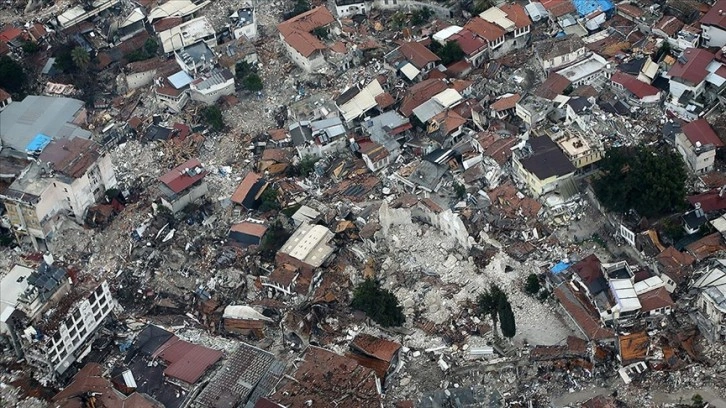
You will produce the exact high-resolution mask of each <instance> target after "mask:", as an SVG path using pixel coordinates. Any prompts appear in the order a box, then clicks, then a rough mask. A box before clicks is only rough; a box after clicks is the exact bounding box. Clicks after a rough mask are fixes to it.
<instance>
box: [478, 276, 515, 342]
mask: <svg viewBox="0 0 726 408" xmlns="http://www.w3.org/2000/svg"><path fill="white" fill-rule="evenodd" d="M477 304H478V306H479V313H480V314H482V315H489V317H490V318H491V319H492V323H494V326H492V327H493V329H494V330H495V333H496V329H495V328H496V326H497V321H498V322H499V327H500V329H501V330H502V334H503V335H504V337H507V338H512V337H514V334H515V333H516V331H517V329H516V324H515V321H514V312H512V305H511V304H510V303H509V299H507V294H506V293H504V291H502V289H500V288H499V286H497V285H494V284H492V285H491V286H490V287H489V290H487V291H485V292H484V293H482V294H480V295H479V297H478V298H477Z"/></svg>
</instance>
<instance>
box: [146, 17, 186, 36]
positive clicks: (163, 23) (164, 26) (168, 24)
mask: <svg viewBox="0 0 726 408" xmlns="http://www.w3.org/2000/svg"><path fill="white" fill-rule="evenodd" d="M183 22H184V20H183V19H182V18H181V17H167V18H162V19H161V20H159V21H156V22H154V24H153V26H154V32H157V33H160V32H162V31H166V30H168V29H170V28H174V27H176V26H178V25H180V24H181V23H183Z"/></svg>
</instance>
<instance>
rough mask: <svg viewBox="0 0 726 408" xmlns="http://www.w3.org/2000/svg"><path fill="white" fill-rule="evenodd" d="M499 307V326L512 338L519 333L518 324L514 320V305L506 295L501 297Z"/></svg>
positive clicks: (504, 333) (505, 334)
mask: <svg viewBox="0 0 726 408" xmlns="http://www.w3.org/2000/svg"><path fill="white" fill-rule="evenodd" d="M497 309H498V310H497V312H498V314H499V327H500V328H501V329H502V334H503V335H504V337H506V338H508V339H511V338H512V337H514V335H515V334H516V333H517V325H516V323H515V322H514V312H512V305H511V304H510V303H509V300H507V297H506V296H502V297H500V298H499V304H498V305H497Z"/></svg>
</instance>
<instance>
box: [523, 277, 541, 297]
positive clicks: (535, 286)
mask: <svg viewBox="0 0 726 408" xmlns="http://www.w3.org/2000/svg"><path fill="white" fill-rule="evenodd" d="M539 290H540V284H539V278H538V277H537V274H535V273H531V274H529V276H527V282H526V283H525V284H524V291H525V292H527V293H529V294H530V295H536V294H537V293H539Z"/></svg>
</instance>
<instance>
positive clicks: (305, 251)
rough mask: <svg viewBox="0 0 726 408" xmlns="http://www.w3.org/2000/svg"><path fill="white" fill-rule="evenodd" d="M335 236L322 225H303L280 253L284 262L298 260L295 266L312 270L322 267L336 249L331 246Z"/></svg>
mask: <svg viewBox="0 0 726 408" xmlns="http://www.w3.org/2000/svg"><path fill="white" fill-rule="evenodd" d="M334 235H335V234H333V233H332V232H331V231H330V230H329V229H327V228H325V227H324V226H322V225H314V224H308V223H307V222H305V223H303V224H302V225H300V226H299V227H298V229H297V230H295V232H294V233H293V234H292V236H290V238H289V239H288V240H287V242H285V244H284V245H283V246H282V248H280V250H279V251H278V253H277V254H278V257H280V259H282V260H288V261H291V260H297V261H298V262H293V263H294V264H300V263H301V264H303V265H300V266H301V267H306V268H310V269H314V268H318V267H320V266H321V265H322V264H323V262H325V260H326V259H328V257H329V256H330V255H332V254H333V251H334V250H335V247H334V246H332V245H331V244H330V242H331V241H332V240H333V236H334Z"/></svg>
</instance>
